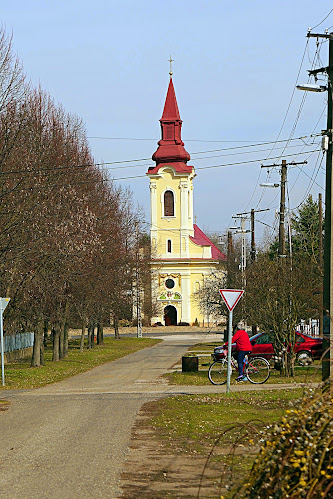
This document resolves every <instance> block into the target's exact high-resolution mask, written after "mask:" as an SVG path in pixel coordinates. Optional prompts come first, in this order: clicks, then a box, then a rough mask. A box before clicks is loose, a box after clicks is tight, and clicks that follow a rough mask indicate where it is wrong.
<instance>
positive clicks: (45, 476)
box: [0, 337, 197, 499]
mask: <svg viewBox="0 0 333 499" xmlns="http://www.w3.org/2000/svg"><path fill="white" fill-rule="evenodd" d="M196 342H197V339H191V338H189V337H187V338H184V339H178V340H170V341H166V342H163V343H161V344H158V345H155V346H154V347H152V348H149V349H144V350H141V351H139V352H136V353H134V354H131V355H130V356H127V357H126V358H123V359H119V360H117V361H115V362H112V363H109V364H105V365H104V366H100V367H98V368H95V369H93V370H92V371H90V372H87V373H84V374H81V375H79V376H75V377H73V378H71V379H68V380H65V381H62V382H60V383H56V384H53V385H49V386H46V387H43V388H40V389H35V390H25V391H23V392H13V391H12V392H2V393H1V397H2V398H4V397H6V398H7V399H10V400H11V401H12V406H11V408H10V410H9V411H7V412H2V413H0V423H1V426H0V428H1V430H0V449H1V452H0V497H1V499H4V498H10V499H16V498H20V499H25V498H27V499H28V498H29V499H35V498H43V499H44V498H52V499H57V498H80V499H82V498H100V497H105V498H116V497H119V494H120V492H119V489H118V479H119V475H120V472H121V470H122V465H123V462H124V460H125V458H126V455H127V449H128V445H129V439H130V432H131V427H132V425H133V423H134V421H135V418H136V415H137V412H138V410H139V409H140V407H141V406H142V404H143V403H144V402H146V401H147V400H149V399H151V398H152V397H153V398H156V397H158V396H162V395H163V394H164V393H165V392H167V391H168V390H169V388H168V386H167V385H165V384H164V383H163V382H161V381H159V380H158V377H159V376H160V375H161V374H162V373H163V372H165V371H167V370H168V368H170V367H171V365H172V364H173V363H174V362H176V361H178V360H179V358H180V357H181V355H182V354H183V353H184V352H185V351H186V350H187V348H188V347H189V346H190V345H191V344H194V343H196Z"/></svg>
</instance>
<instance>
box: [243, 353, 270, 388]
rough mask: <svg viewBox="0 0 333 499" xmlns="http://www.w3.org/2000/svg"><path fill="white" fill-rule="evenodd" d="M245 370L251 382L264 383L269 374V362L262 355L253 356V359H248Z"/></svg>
mask: <svg viewBox="0 0 333 499" xmlns="http://www.w3.org/2000/svg"><path fill="white" fill-rule="evenodd" d="M245 372H246V376H247V378H248V380H249V381H251V383H258V384H260V383H265V381H267V380H268V378H269V375H270V371H269V362H268V361H267V360H266V359H263V358H262V357H255V358H254V359H251V360H249V363H248V365H247V366H246V369H245Z"/></svg>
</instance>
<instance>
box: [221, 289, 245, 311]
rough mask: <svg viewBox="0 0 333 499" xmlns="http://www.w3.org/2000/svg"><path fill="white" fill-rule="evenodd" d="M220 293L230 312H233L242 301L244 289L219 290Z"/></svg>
mask: <svg viewBox="0 0 333 499" xmlns="http://www.w3.org/2000/svg"><path fill="white" fill-rule="evenodd" d="M219 292H220V295H221V296H222V298H223V300H224V303H225V304H226V306H227V307H228V309H229V312H232V311H233V309H234V308H235V306H236V305H237V303H238V302H239V300H240V299H241V297H242V295H243V293H244V289H219Z"/></svg>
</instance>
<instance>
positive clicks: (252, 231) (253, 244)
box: [237, 208, 269, 263]
mask: <svg viewBox="0 0 333 499" xmlns="http://www.w3.org/2000/svg"><path fill="white" fill-rule="evenodd" d="M261 211H269V208H266V209H264V210H255V209H252V210H251V211H244V212H243V213H237V216H238V217H242V216H243V215H251V251H250V257H251V263H253V262H254V261H255V259H256V242H255V235H254V228H255V223H254V222H255V220H254V214H255V213H260V212H261Z"/></svg>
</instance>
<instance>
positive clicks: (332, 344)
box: [307, 32, 333, 380]
mask: <svg viewBox="0 0 333 499" xmlns="http://www.w3.org/2000/svg"><path fill="white" fill-rule="evenodd" d="M307 37H308V38H310V37H315V38H317V39H318V38H326V39H328V43H329V48H328V66H327V67H323V68H319V69H314V70H311V71H308V73H309V75H312V76H314V77H315V80H316V79H317V74H318V73H326V74H327V77H328V78H327V88H326V90H327V129H326V130H325V132H324V135H325V136H327V137H328V141H327V142H328V144H327V151H326V186H325V243H324V286H323V309H324V310H323V312H324V317H323V335H324V345H323V346H324V349H325V348H326V349H328V350H327V354H326V355H325V357H324V359H323V364H322V373H323V380H326V379H328V378H329V377H331V380H332V376H333V373H332V370H331V369H330V363H331V362H332V357H333V306H332V305H331V304H332V302H333V275H332V274H333V240H332V238H333V228H332V222H333V216H332V208H333V203H332V192H333V185H332V181H333V178H332V166H333V146H332V132H333V113H332V101H333V98H332V91H333V33H324V34H321V33H311V32H308V34H307ZM324 89H325V88H324Z"/></svg>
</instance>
